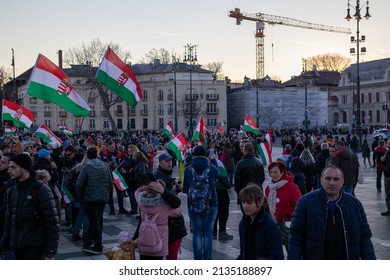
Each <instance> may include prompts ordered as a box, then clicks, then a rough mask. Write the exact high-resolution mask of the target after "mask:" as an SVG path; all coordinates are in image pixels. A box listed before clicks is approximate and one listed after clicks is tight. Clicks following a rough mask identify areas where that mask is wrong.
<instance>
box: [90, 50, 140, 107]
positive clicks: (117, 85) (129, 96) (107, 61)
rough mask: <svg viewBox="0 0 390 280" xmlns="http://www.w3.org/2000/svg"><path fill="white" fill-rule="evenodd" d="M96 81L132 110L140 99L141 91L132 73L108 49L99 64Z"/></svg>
mask: <svg viewBox="0 0 390 280" xmlns="http://www.w3.org/2000/svg"><path fill="white" fill-rule="evenodd" d="M96 80H98V81H100V82H101V83H102V84H104V85H105V86H106V87H108V88H109V89H111V90H112V91H113V92H115V93H116V94H117V95H118V96H119V97H120V98H121V99H123V100H124V101H126V102H127V103H128V104H130V105H131V106H132V107H133V108H135V106H136V105H137V103H138V101H139V100H141V98H142V90H141V87H140V85H139V84H138V82H137V79H136V77H135V75H134V73H133V72H132V71H131V69H130V67H128V66H127V65H126V64H125V63H124V62H123V61H122V60H121V59H120V58H119V57H118V56H117V55H116V54H115V53H114V52H113V51H112V49H111V48H110V47H108V49H107V51H106V53H105V54H104V57H103V59H102V61H101V63H100V66H99V69H98V71H97V73H96Z"/></svg>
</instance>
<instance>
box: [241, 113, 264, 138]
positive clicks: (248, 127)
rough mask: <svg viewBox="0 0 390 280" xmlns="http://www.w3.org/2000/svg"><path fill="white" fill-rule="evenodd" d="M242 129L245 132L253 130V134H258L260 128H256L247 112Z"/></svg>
mask: <svg viewBox="0 0 390 280" xmlns="http://www.w3.org/2000/svg"><path fill="white" fill-rule="evenodd" d="M244 130H245V131H247V132H253V133H254V134H255V135H259V134H260V130H259V129H258V128H257V125H256V123H255V121H254V120H253V119H252V118H251V116H249V114H246V116H245V122H244Z"/></svg>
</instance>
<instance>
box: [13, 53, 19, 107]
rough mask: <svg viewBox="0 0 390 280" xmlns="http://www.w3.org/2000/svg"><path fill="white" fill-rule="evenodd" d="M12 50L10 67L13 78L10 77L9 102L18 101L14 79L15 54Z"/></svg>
mask: <svg viewBox="0 0 390 280" xmlns="http://www.w3.org/2000/svg"><path fill="white" fill-rule="evenodd" d="M11 50H12V63H11V66H12V72H13V76H12V95H13V96H12V98H11V101H12V102H14V101H18V96H16V78H15V53H14V49H11Z"/></svg>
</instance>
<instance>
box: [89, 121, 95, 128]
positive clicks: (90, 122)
mask: <svg viewBox="0 0 390 280" xmlns="http://www.w3.org/2000/svg"><path fill="white" fill-rule="evenodd" d="M89 129H95V120H93V119H90V120H89Z"/></svg>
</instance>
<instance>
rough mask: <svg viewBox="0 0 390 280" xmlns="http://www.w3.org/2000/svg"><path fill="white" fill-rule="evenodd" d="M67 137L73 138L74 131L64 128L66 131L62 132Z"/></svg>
mask: <svg viewBox="0 0 390 280" xmlns="http://www.w3.org/2000/svg"><path fill="white" fill-rule="evenodd" d="M62 132H63V133H64V134H65V135H66V136H69V137H71V136H73V131H72V130H70V129H67V128H64V130H63V131H62Z"/></svg>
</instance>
